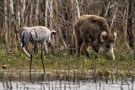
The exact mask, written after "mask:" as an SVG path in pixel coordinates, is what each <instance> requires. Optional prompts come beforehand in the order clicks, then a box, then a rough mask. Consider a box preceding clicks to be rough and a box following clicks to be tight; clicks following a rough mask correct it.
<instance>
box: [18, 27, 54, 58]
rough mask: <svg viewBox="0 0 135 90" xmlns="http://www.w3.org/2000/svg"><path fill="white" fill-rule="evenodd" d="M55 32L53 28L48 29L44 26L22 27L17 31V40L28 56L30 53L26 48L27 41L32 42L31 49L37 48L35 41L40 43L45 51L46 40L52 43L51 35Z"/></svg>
mask: <svg viewBox="0 0 135 90" xmlns="http://www.w3.org/2000/svg"><path fill="white" fill-rule="evenodd" d="M53 34H55V31H54V30H52V31H51V30H50V29H48V28H47V27H44V26H33V27H26V26H25V27H22V28H21V29H20V32H19V41H20V44H21V47H22V49H23V51H24V53H25V54H26V55H27V56H28V57H30V54H29V53H28V51H27V50H26V48H25V46H26V47H27V45H28V43H29V42H31V43H32V44H33V49H34V51H35V49H37V43H41V47H42V49H43V48H45V50H46V52H48V49H47V46H46V42H47V41H48V42H49V43H51V44H54V43H53V42H54V41H53V38H52V35H53Z"/></svg>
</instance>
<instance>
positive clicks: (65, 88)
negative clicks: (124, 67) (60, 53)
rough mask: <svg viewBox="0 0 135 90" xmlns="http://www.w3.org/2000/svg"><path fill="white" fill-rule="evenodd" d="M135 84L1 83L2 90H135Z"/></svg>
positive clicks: (82, 82) (81, 82) (80, 82)
mask: <svg viewBox="0 0 135 90" xmlns="http://www.w3.org/2000/svg"><path fill="white" fill-rule="evenodd" d="M134 85H135V83H131V82H130V81H129V82H117V83H111V82H110V83H108V84H107V83H105V82H103V81H99V82H97V83H94V82H91V81H89V82H88V81H85V82H84V81H79V82H67V81H46V82H33V83H30V82H24V81H20V82H9V81H4V82H0V90H135V87H134Z"/></svg>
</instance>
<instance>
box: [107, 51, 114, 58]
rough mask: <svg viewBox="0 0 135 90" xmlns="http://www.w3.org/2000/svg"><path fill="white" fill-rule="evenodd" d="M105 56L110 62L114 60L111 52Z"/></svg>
mask: <svg viewBox="0 0 135 90" xmlns="http://www.w3.org/2000/svg"><path fill="white" fill-rule="evenodd" d="M106 56H107V59H110V60H114V59H115V56H114V52H113V51H110V52H108V53H107V54H106Z"/></svg>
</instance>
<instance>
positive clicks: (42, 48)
mask: <svg viewBox="0 0 135 90" xmlns="http://www.w3.org/2000/svg"><path fill="white" fill-rule="evenodd" d="M45 45H46V43H44V44H42V46H41V62H42V67H43V71H44V76H45V73H46V72H45V66H44V61H43V51H44V48H45Z"/></svg>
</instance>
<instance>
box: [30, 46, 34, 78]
mask: <svg viewBox="0 0 135 90" xmlns="http://www.w3.org/2000/svg"><path fill="white" fill-rule="evenodd" d="M33 48H34V47H33ZM33 48H32V50H31V53H30V80H32V77H31V67H32V59H33V55H32V53H33Z"/></svg>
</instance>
